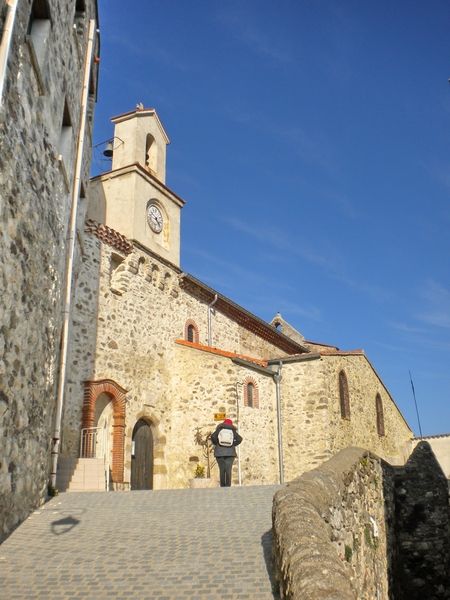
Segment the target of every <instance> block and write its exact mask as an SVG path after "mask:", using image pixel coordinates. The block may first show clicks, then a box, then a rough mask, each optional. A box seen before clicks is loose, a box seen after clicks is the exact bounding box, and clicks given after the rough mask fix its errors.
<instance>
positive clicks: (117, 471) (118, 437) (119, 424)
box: [81, 379, 127, 483]
mask: <svg viewBox="0 0 450 600" xmlns="http://www.w3.org/2000/svg"><path fill="white" fill-rule="evenodd" d="M103 393H105V394H108V395H109V396H111V399H112V403H113V447H112V468H111V472H112V480H113V482H114V483H123V466H124V443H125V396H126V394H127V390H124V389H123V388H122V387H120V385H118V384H117V383H116V382H115V381H112V379H101V380H99V381H85V382H84V399H83V410H82V416H81V428H82V429H84V428H86V427H95V422H94V420H95V403H96V402H97V398H98V397H99V396H100V394H103Z"/></svg>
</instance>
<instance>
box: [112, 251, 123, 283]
mask: <svg viewBox="0 0 450 600" xmlns="http://www.w3.org/2000/svg"><path fill="white" fill-rule="evenodd" d="M123 261H124V258H123V256H120V255H119V254H111V263H110V271H109V277H110V280H111V278H112V274H113V273H114V272H115V271H117V269H118V268H119V267H120V265H121V264H122V263H123Z"/></svg>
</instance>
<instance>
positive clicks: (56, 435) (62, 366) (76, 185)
mask: <svg viewBox="0 0 450 600" xmlns="http://www.w3.org/2000/svg"><path fill="white" fill-rule="evenodd" d="M94 36H95V20H94V19H90V21H89V33H88V44H87V49H86V58H85V63H84V78H83V89H82V93H81V118H80V127H79V130H78V140H77V155H76V160H75V173H74V180H73V186H72V203H71V209H70V220H69V233H68V238H67V241H68V246H67V254H66V269H65V280H66V283H65V294H64V296H65V297H64V311H63V326H62V332H61V354H60V360H59V373H58V392H57V397H56V417H55V428H54V431H53V438H52V442H53V445H52V470H51V476H50V485H51V486H52V487H53V488H55V486H56V469H57V466H58V455H59V445H60V440H61V420H62V410H63V404H64V387H65V380H66V367H67V354H68V352H67V349H68V339H69V326H70V309H71V300H72V277H73V262H74V255H75V240H76V230H77V214H78V199H79V196H80V185H81V168H82V162H83V149H84V137H85V131H86V112H87V102H88V93H89V76H90V72H91V65H92V55H93V49H94Z"/></svg>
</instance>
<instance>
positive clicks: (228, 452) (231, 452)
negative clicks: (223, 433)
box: [211, 423, 242, 456]
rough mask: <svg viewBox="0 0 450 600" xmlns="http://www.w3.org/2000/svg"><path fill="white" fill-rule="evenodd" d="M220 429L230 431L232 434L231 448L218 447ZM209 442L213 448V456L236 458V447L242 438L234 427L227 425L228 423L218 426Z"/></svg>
mask: <svg viewBox="0 0 450 600" xmlns="http://www.w3.org/2000/svg"><path fill="white" fill-rule="evenodd" d="M221 429H231V430H232V431H233V432H234V439H233V445H232V446H220V444H219V431H220V430H221ZM211 441H212V443H213V444H214V446H215V448H214V456H236V446H238V445H239V444H240V443H241V442H242V437H241V436H240V435H239V434H238V432H237V431H236V427H235V426H234V425H228V423H220V425H217V427H216V430H215V431H214V432H213V433H212V434H211Z"/></svg>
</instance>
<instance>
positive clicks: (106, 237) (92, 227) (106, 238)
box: [85, 219, 133, 254]
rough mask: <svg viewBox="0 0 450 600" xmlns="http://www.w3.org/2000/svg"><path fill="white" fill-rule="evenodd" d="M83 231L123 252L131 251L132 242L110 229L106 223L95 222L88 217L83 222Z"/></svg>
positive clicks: (128, 252)
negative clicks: (84, 222)
mask: <svg viewBox="0 0 450 600" xmlns="http://www.w3.org/2000/svg"><path fill="white" fill-rule="evenodd" d="M85 231H87V232H88V233H92V234H93V235H95V237H97V238H98V239H99V240H100V241H102V242H104V243H105V244H108V246H111V247H112V248H115V249H116V250H119V251H120V252H123V253H124V254H131V252H133V244H132V242H130V241H129V240H128V239H127V238H126V237H125V236H124V235H122V234H121V233H119V232H118V231H116V230H115V229H111V227H108V226H107V225H103V224H102V223H97V221H94V220H93V219H88V220H87V221H86V224H85Z"/></svg>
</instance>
